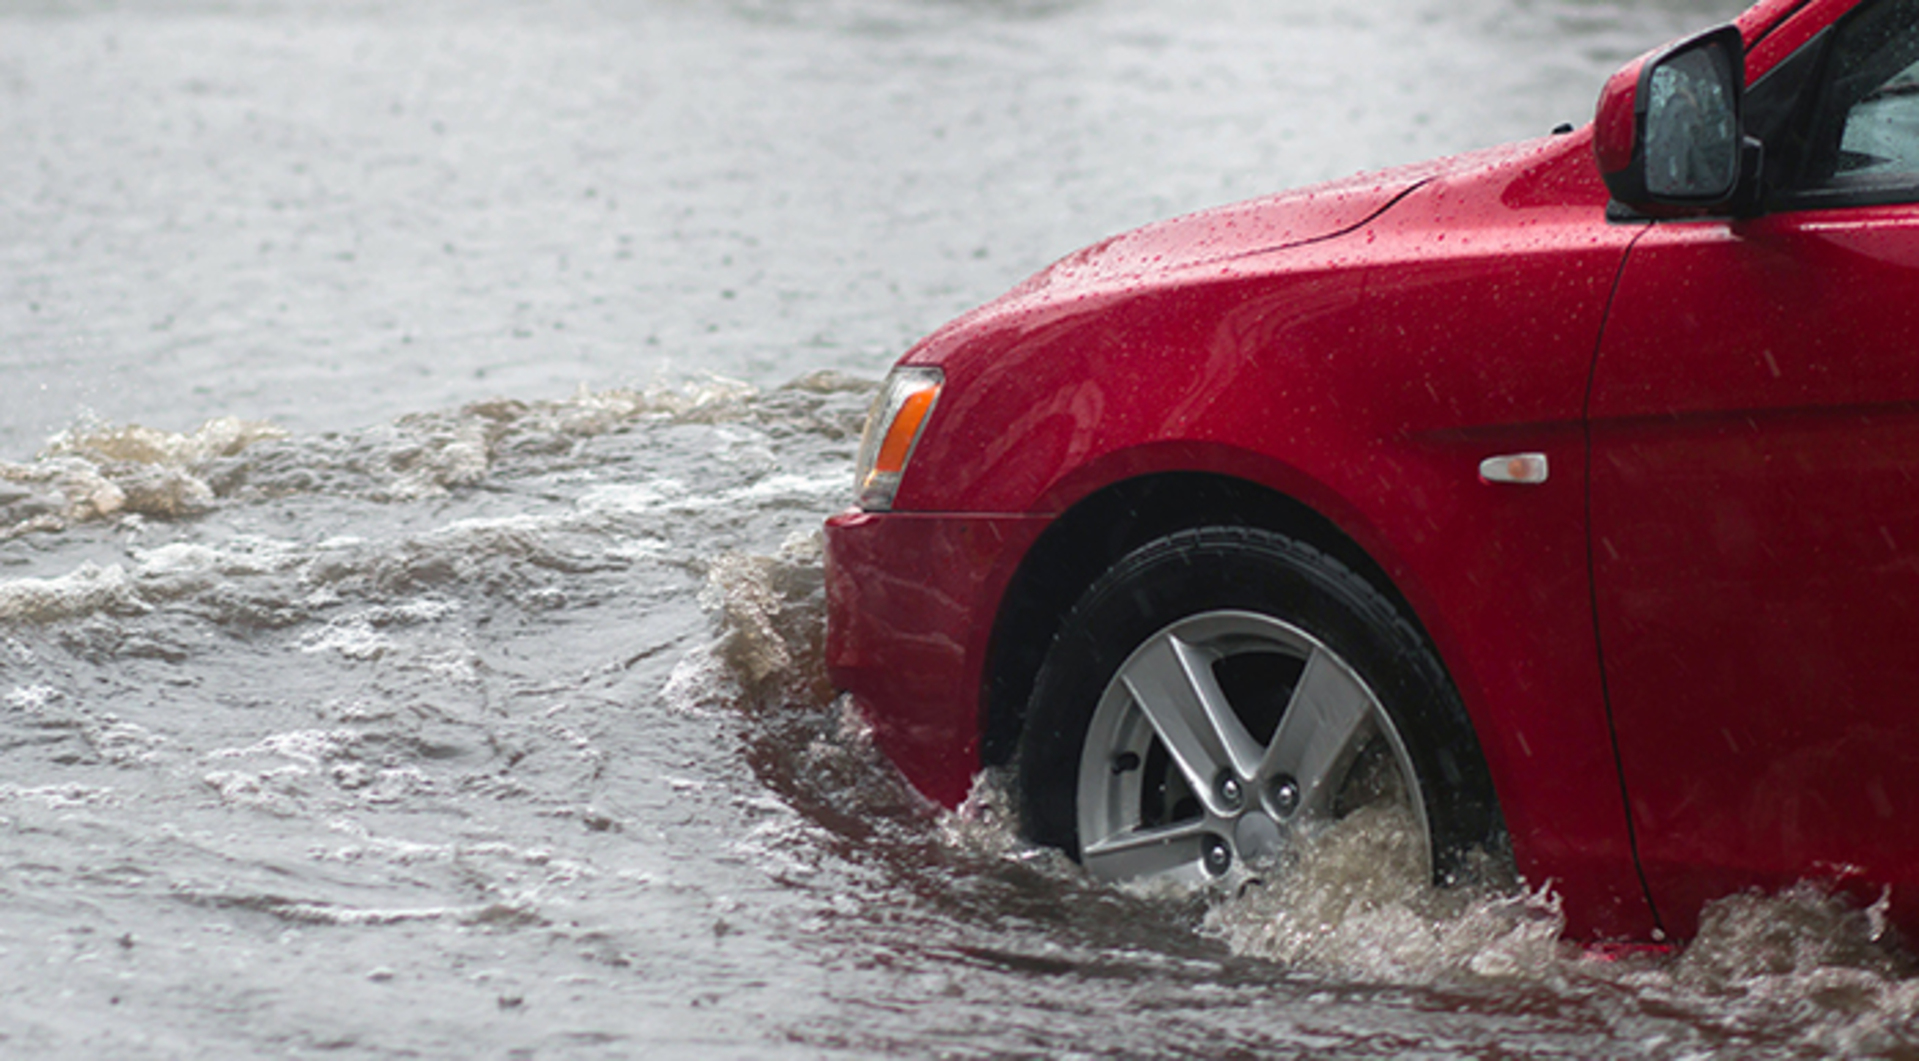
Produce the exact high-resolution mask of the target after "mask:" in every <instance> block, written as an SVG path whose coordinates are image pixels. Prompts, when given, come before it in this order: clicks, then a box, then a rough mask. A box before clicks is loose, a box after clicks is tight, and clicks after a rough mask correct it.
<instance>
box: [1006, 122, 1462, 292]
mask: <svg viewBox="0 0 1919 1061" xmlns="http://www.w3.org/2000/svg"><path fill="white" fill-rule="evenodd" d="M1467 164H1483V161H1482V160H1479V159H1476V158H1474V157H1473V156H1460V157H1458V158H1451V159H1439V160H1436V161H1433V162H1425V163H1420V164H1418V165H1413V166H1404V167H1400V168H1398V169H1389V170H1381V171H1378V172H1375V173H1362V174H1359V175H1357V176H1353V177H1347V178H1345V179H1343V180H1337V181H1331V182H1329V183H1326V184H1317V185H1314V186H1312V187H1309V188H1301V189H1298V190H1296V191H1288V192H1281V193H1279V194H1276V195H1268V196H1264V197H1262V198H1259V199H1252V200H1248V201H1246V202H1242V203H1234V204H1232V205H1230V206H1221V207H1217V208H1214V209H1211V210H1204V211H1201V212H1199V213H1196V214H1188V215H1186V216H1184V217H1176V218H1173V219H1171V220H1169V221H1160V222H1156V223H1154V224H1151V225H1147V226H1145V227H1144V228H1137V229H1134V230H1133V231H1131V232H1125V233H1121V234H1120V235H1117V236H1114V237H1112V238H1111V239H1107V240H1104V241H1102V242H1099V243H1095V244H1093V245H1092V246H1090V247H1086V248H1084V249H1082V250H1078V251H1075V252H1073V253H1072V254H1069V255H1067V256H1066V257H1064V258H1061V259H1060V260H1059V261H1057V262H1054V263H1053V264H1052V265H1050V266H1048V267H1046V268H1045V269H1043V270H1041V271H1040V272H1039V273H1038V274H1036V275H1035V276H1033V277H1032V278H1031V279H1028V280H1027V281H1025V282H1024V283H1022V284H1020V285H1019V286H1018V287H1015V288H1014V289H1013V290H1012V291H1010V292H1008V293H1007V297H1008V298H1009V299H1012V300H1021V301H1023V300H1024V299H1026V298H1028V297H1030V296H1033V295H1039V294H1041V293H1045V294H1048V295H1057V294H1060V293H1062V291H1073V290H1080V289H1087V288H1104V287H1110V286H1125V285H1131V284H1136V283H1138V282H1140V281H1142V280H1145V279H1148V278H1150V277H1157V276H1163V275H1165V274H1167V273H1171V272H1177V271H1178V270H1180V269H1183V268H1187V267H1190V266H1196V265H1205V264H1207V263H1209V262H1216V261H1224V260H1226V259H1230V258H1239V257H1243V256H1245V255H1249V254H1260V253H1264V252H1267V251H1275V250H1282V249H1284V248H1286V247H1293V246H1298V245H1299V244H1302V243H1311V242H1313V241H1315V240H1322V239H1327V238H1330V237H1333V236H1337V235H1339V234H1341V233H1343V232H1349V231H1351V230H1353V229H1355V228H1358V227H1359V226H1360V225H1363V224H1365V223H1366V222H1367V221H1369V220H1371V219H1372V218H1374V217H1376V216H1378V215H1379V213H1380V212H1381V211H1383V210H1385V209H1386V208H1387V207H1389V206H1391V205H1392V204H1393V203H1394V202H1395V201H1396V200H1398V199H1399V198H1400V197H1401V196H1403V195H1405V194H1406V193H1407V192H1409V191H1412V190H1413V189H1414V188H1417V187H1419V186H1420V185H1421V184H1424V183H1426V182H1427V181H1430V180H1433V179H1435V178H1437V177H1441V176H1444V175H1446V174H1447V173H1449V172H1451V171H1454V170H1456V169H1459V168H1461V167H1462V166H1465V165H1467Z"/></svg>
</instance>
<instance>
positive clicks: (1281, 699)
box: [1018, 527, 1501, 883]
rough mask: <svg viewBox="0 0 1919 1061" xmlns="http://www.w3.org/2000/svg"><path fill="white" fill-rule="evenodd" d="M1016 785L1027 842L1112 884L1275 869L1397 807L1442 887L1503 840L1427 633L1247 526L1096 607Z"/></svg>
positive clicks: (1120, 573)
mask: <svg viewBox="0 0 1919 1061" xmlns="http://www.w3.org/2000/svg"><path fill="white" fill-rule="evenodd" d="M1018 769H1019V787H1020V802H1021V813H1022V817H1023V820H1024V822H1025V826H1026V829H1027V832H1028V835H1029V836H1030V837H1031V838H1032V839H1034V840H1036V841H1039V842H1041V843H1047V844H1051V845H1054V846H1057V847H1061V848H1064V849H1065V850H1066V851H1067V852H1068V853H1069V854H1073V855H1074V856H1075V857H1077V858H1078V859H1079V860H1080V861H1081V862H1082V863H1083V864H1084V865H1085V866H1086V868H1087V869H1088V870H1089V871H1090V872H1092V873H1093V874H1095V875H1096V876H1099V877H1102V878H1107V879H1114V880H1126V879H1139V878H1169V879H1175V880H1187V881H1194V882H1199V881H1205V880H1209V879H1212V878H1216V877H1219V876H1220V875H1222V874H1224V873H1225V872H1227V870H1229V869H1230V868H1231V867H1233V866H1234V865H1235V864H1238V863H1247V864H1252V865H1259V864H1264V863H1271V862H1274V861H1276V860H1278V859H1279V858H1281V857H1282V856H1283V855H1284V853H1285V852H1286V850H1287V849H1288V848H1290V847H1291V846H1292V845H1293V844H1294V843H1296V842H1297V841H1298V840H1299V839H1300V838H1301V837H1302V836H1303V835H1305V834H1306V833H1307V832H1308V831H1310V830H1312V829H1315V828H1318V827H1321V826H1323V825H1325V824H1327V823H1330V822H1334V821H1337V820H1338V819H1340V818H1342V817H1344V816H1346V815H1347V814H1350V813H1352V812H1353V811H1354V810H1357V809H1358V808H1359V807H1361V806H1365V805H1368V804H1371V803H1375V802H1379V801H1399V802H1402V803H1403V804H1404V805H1405V807H1406V809H1407V810H1409V811H1410V812H1411V815H1412V818H1413V819H1414V821H1416V822H1417V824H1418V828H1419V831H1420V834H1421V836H1422V837H1423V838H1424V840H1425V843H1424V852H1425V856H1426V865H1427V866H1428V867H1429V868H1430V869H1431V871H1432V873H1433V876H1434V877H1435V879H1437V880H1439V881H1441V882H1442V883H1443V882H1446V881H1449V880H1451V879H1453V878H1454V877H1455V876H1456V874H1457V873H1458V871H1459V869H1460V867H1461V865H1462V864H1463V859H1464V856H1465V855H1466V854H1467V853H1468V852H1470V851H1471V850H1472V849H1474V848H1484V849H1493V848H1495V847H1497V844H1498V840H1499V835H1500V828H1501V827H1500V816H1499V811H1498V806H1497V802H1496V800H1495V798H1494V796H1493V790H1492V782H1491V779H1490V777H1489V775H1488V773H1487V771H1486V767H1485V762H1484V760H1483V758H1482V757H1481V755H1480V752H1479V745H1478V742H1477V740H1476V739H1475V737H1474V735H1473V731H1472V726H1471V724H1470V722H1469V721H1468V720H1467V717H1466V713H1465V710H1464V708H1463V707H1462V706H1461V704H1460V701H1459V697H1458V694H1457V693H1456V692H1455V691H1454V690H1453V687H1452V683H1451V682H1450V681H1449V680H1448V678H1447V677H1446V673H1445V670H1444V668H1443V667H1442V666H1441V665H1440V663H1439V660H1438V658H1437V657H1436V656H1435V655H1434V654H1433V652H1432V650H1431V649H1430V648H1429V647H1428V646H1427V644H1426V640H1425V638H1424V636H1423V635H1422V634H1421V633H1420V632H1419V631H1418V629H1417V628H1415V627H1414V626H1413V625H1412V624H1411V623H1409V622H1408V621H1407V620H1406V619H1405V618H1404V617H1403V616H1402V615H1401V614H1400V613H1399V610H1398V609H1397V608H1396V607H1395V606H1394V605H1393V604H1392V603H1391V602H1390V601H1389V600H1387V599H1386V597H1385V596H1383V595H1382V594H1381V593H1380V592H1379V591H1378V590H1376V589H1375V588H1374V587H1373V586H1372V585H1371V584H1370V583H1368V582H1367V581H1365V580H1364V579H1362V578H1361V577H1359V576H1358V575H1357V574H1355V573H1353V572H1352V571H1351V570H1349V569H1348V568H1346V567H1345V566H1344V565H1342V564H1341V563H1339V562H1338V561H1336V560H1334V559H1333V558H1331V557H1329V556H1327V555H1326V554H1324V553H1322V552H1320V551H1319V550H1317V549H1314V548H1313V547H1311V546H1309V545H1306V544H1304V543H1302V542H1298V541H1295V540H1293V539H1291V538H1287V537H1285V536H1282V535H1278V534H1274V533H1271V532H1268V531H1262V530H1255V529H1251V528H1241V527H1215V528H1206V529H1201V530H1193V531H1183V532H1180V533H1178V534H1172V535H1168V536H1166V537H1164V538H1160V539H1157V540H1155V541H1152V542H1149V543H1147V544H1146V545H1144V546H1141V547H1140V548H1138V549H1137V550H1135V551H1133V552H1132V553H1130V554H1128V555H1127V556H1125V557H1124V558H1122V559H1121V560H1120V561H1119V562H1118V563H1117V564H1115V565H1114V566H1113V567H1112V568H1111V569H1110V570H1108V571H1107V572H1106V574H1105V575H1104V576H1102V577H1101V578H1100V579H1099V580H1098V581H1097V582H1095V583H1094V584H1093V586H1092V587H1091V588H1090V589H1088V590H1087V591H1086V593H1085V594H1084V595H1083V596H1082V597H1081V598H1080V600H1079V602H1078V603H1077V604H1076V605H1075V606H1074V608H1073V610H1072V612H1071V613H1070V614H1069V615H1068V616H1067V618H1066V621H1065V623H1064V624H1063V626H1062V628H1061V630H1060V633H1059V636H1058V637H1057V638H1056V639H1055V641H1054V643H1053V645H1052V647H1051V648H1050V650H1049V651H1048V653H1047V655H1046V659H1045V662H1044V664H1043V665H1042V666H1041V668H1040V672H1039V676H1038V678H1037V680H1036V681H1035V684H1034V690H1033V698H1032V701H1031V703H1030V706H1029V709H1028V712H1027V722H1026V726H1025V729H1024V731H1023V734H1022V737H1021V744H1020V751H1019V760H1018Z"/></svg>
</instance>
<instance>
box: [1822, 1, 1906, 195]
mask: <svg viewBox="0 0 1919 1061" xmlns="http://www.w3.org/2000/svg"><path fill="white" fill-rule="evenodd" d="M1837 30H1838V35H1837V37H1836V38H1835V39H1834V40H1833V42H1832V51H1831V53H1830V55H1829V57H1828V62H1827V64H1826V69H1825V76H1824V78H1822V80H1823V82H1824V85H1823V87H1822V88H1821V90H1820V92H1819V99H1818V102H1817V105H1816V107H1815V109H1814V112H1813V124H1812V130H1811V134H1812V135H1811V137H1810V139H1809V142H1808V144H1807V147H1808V149H1809V150H1808V153H1807V157H1806V166H1805V169H1804V170H1803V171H1802V174H1803V177H1802V180H1801V181H1800V182H1799V185H1800V187H1801V188H1802V189H1804V190H1805V191H1807V192H1810V193H1813V194H1815V195H1816V196H1818V197H1819V198H1851V197H1854V196H1858V197H1861V198H1862V200H1871V201H1887V200H1889V199H1911V198H1919V0H1881V2H1879V3H1873V4H1867V5H1864V6H1862V7H1861V8H1860V9H1859V10H1858V11H1857V12H1856V13H1855V14H1854V15H1853V17H1851V18H1850V19H1848V20H1847V21H1846V22H1845V23H1844V24H1842V25H1840V26H1838V27H1837Z"/></svg>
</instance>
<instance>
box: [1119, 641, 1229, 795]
mask: <svg viewBox="0 0 1919 1061" xmlns="http://www.w3.org/2000/svg"><path fill="white" fill-rule="evenodd" d="M1119 677H1120V680H1121V681H1123V682H1125V683H1126V691H1127V692H1128V693H1129V694H1130V695H1131V696H1132V698H1133V702H1134V703H1135V704H1137V705H1139V709H1140V710H1141V711H1142V712H1144V713H1145V715H1146V718H1147V720H1148V721H1150V722H1151V723H1152V724H1153V729H1154V730H1155V731H1156V732H1158V734H1159V738H1160V740H1162V741H1164V742H1165V743H1166V748H1167V751H1169V752H1170V753H1171V754H1172V757H1173V761H1174V762H1176V763H1178V764H1179V769H1180V772H1181V773H1183V774H1185V775H1186V782H1187V784H1189V785H1191V786H1192V788H1193V791H1194V792H1196V793H1198V794H1199V795H1200V798H1201V799H1202V800H1204V801H1206V804H1207V806H1208V807H1211V808H1212V809H1213V811H1214V812H1215V813H1219V814H1229V813H1231V808H1226V807H1218V806H1214V804H1215V803H1216V802H1217V800H1218V798H1219V797H1218V796H1217V794H1215V793H1214V791H1213V788H1214V785H1213V781H1214V779H1215V778H1216V777H1217V776H1218V775H1219V772H1220V771H1221V770H1223V769H1226V768H1228V767H1230V768H1231V769H1232V770H1233V773H1234V774H1235V775H1236V776H1238V777H1241V778H1246V777H1251V776H1252V773H1253V770H1254V769H1255V768H1256V767H1257V766H1258V765H1259V761H1260V754H1261V748H1260V747H1259V745H1258V744H1257V743H1256V742H1255V741H1254V740H1253V738H1252V736H1251V735H1250V734H1248V733H1247V732H1246V727H1245V726H1243V725H1241V724H1240V721H1239V716H1237V715H1235V714H1233V708H1232V705H1231V704H1229V703H1227V702H1226V696H1225V694H1224V693H1223V692H1221V691H1220V688H1219V682H1218V681H1216V680H1215V679H1214V677H1213V668H1212V659H1211V657H1210V656H1209V655H1207V654H1206V653H1204V652H1202V651H1200V650H1199V649H1196V648H1194V647H1193V646H1192V645H1190V644H1187V643H1186V642H1185V641H1183V640H1181V639H1180V638H1178V637H1175V636H1172V635H1170V634H1169V635H1167V636H1163V637H1159V638H1156V639H1154V640H1153V641H1150V642H1148V643H1147V644H1146V646H1145V647H1144V648H1142V649H1141V651H1140V652H1139V654H1138V655H1136V656H1134V657H1133V658H1132V660H1130V661H1129V662H1128V663H1127V665H1126V667H1125V669H1124V670H1122V671H1121V672H1120V675H1119Z"/></svg>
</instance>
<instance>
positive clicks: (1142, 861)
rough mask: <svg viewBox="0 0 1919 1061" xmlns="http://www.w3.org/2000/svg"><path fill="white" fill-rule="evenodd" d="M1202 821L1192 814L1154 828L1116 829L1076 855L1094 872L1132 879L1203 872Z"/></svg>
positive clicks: (1199, 874)
mask: <svg viewBox="0 0 1919 1061" xmlns="http://www.w3.org/2000/svg"><path fill="white" fill-rule="evenodd" d="M1206 833H1207V827H1206V821H1205V819H1203V818H1195V819H1192V820H1191V821H1183V822H1178V823H1175V824H1173V825H1168V826H1163V827H1161V828H1156V829H1139V830H1134V831H1130V832H1123V833H1118V834H1116V835H1113V836H1109V837H1107V838H1106V839H1104V840H1100V841H1098V842H1096V843H1092V844H1088V845H1087V846H1086V848H1085V849H1084V850H1082V851H1081V852H1080V859H1081V861H1082V862H1083V863H1084V864H1085V866H1086V868H1087V869H1088V870H1089V871H1091V872H1092V873H1093V874H1094V875H1095V876H1098V877H1103V878H1105V879H1107V880H1134V879H1138V878H1141V877H1159V876H1165V875H1167V874H1175V873H1182V874H1183V873H1191V874H1194V875H1197V876H1204V875H1205V870H1204V869H1203V868H1201V867H1202V863H1201V858H1202V857H1203V854H1204V848H1203V847H1202V846H1201V841H1202V839H1203V838H1204V837H1205V835H1206Z"/></svg>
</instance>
